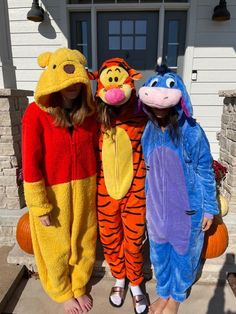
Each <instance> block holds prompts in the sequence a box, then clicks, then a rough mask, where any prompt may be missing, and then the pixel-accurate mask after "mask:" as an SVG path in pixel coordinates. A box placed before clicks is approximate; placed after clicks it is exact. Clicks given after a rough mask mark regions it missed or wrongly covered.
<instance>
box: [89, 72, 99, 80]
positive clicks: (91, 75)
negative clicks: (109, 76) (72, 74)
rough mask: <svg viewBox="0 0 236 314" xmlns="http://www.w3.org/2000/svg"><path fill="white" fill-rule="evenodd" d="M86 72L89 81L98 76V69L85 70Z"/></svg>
mask: <svg viewBox="0 0 236 314" xmlns="http://www.w3.org/2000/svg"><path fill="white" fill-rule="evenodd" d="M87 73H88V77H89V79H90V80H91V81H93V80H97V79H98V77H99V73H98V71H95V72H90V71H87Z"/></svg>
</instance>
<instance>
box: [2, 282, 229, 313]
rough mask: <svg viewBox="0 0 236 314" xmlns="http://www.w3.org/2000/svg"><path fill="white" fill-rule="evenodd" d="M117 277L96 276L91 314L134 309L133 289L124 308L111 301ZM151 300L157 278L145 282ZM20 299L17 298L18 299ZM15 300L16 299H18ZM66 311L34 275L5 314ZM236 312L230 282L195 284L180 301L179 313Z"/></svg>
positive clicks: (91, 285) (19, 288) (91, 286)
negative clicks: (51, 297) (111, 278)
mask: <svg viewBox="0 0 236 314" xmlns="http://www.w3.org/2000/svg"><path fill="white" fill-rule="evenodd" d="M113 284H114V280H109V279H107V278H95V277H92V278H91V280H90V282H89V284H88V287H87V288H88V291H89V293H90V295H91V296H92V298H93V309H92V310H91V311H90V312H89V313H90V314H103V313H109V314H119V313H120V314H123V313H126V314H132V313H134V310H133V305H132V299H131V295H130V293H129V290H128V291H127V293H126V295H125V301H124V304H123V306H122V308H114V307H112V306H111V305H110V304H109V301H108V296H109V293H110V290H111V287H112V286H113ZM145 288H146V294H147V298H148V300H149V301H150V303H152V302H154V300H156V298H157V295H156V292H155V290H156V289H155V282H154V281H149V282H146V284H145ZM15 300H17V301H15ZM14 301H15V302H14ZM9 313H11V314H32V313H34V314H45V313H46V314H55V313H57V314H65V312H64V309H63V306H62V304H61V303H57V302H53V301H52V300H51V299H50V298H49V297H48V296H47V295H46V293H45V292H44V291H43V288H42V286H41V284H40V280H35V278H30V279H29V280H28V281H27V282H26V284H24V286H23V288H22V287H21V286H19V287H18V289H17V290H16V291H15V293H14V295H13V297H12V300H10V302H9V303H8V304H7V306H6V308H5V309H4V311H3V314H9ZM189 313H193V314H206V313H207V314H223V313H228V314H230V313H231V314H235V296H234V295H233V293H232V291H231V289H230V287H229V286H228V285H218V284H216V285H202V284H199V283H198V282H197V283H196V284H195V285H193V287H192V289H191V292H190V296H189V298H188V299H187V300H186V301H185V302H184V303H183V304H181V305H180V310H179V314H189Z"/></svg>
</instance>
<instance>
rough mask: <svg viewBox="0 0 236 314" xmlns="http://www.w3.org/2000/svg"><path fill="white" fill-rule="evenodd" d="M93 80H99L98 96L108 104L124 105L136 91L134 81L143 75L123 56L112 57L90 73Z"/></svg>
mask: <svg viewBox="0 0 236 314" xmlns="http://www.w3.org/2000/svg"><path fill="white" fill-rule="evenodd" d="M89 77H90V79H91V80H97V90H96V95H95V96H96V97H97V98H100V99H101V100H102V101H103V102H104V103H105V104H107V105H111V106H112V105H122V104H125V103H127V102H128V100H129V99H130V98H131V96H132V92H135V86H134V81H135V80H140V79H141V78H142V75H141V74H140V73H139V72H138V71H136V70H134V69H132V68H131V67H130V65H129V64H128V63H127V62H126V61H125V60H124V59H122V58H112V59H109V60H106V61H105V62H103V64H102V66H101V68H100V69H99V71H96V72H93V73H89Z"/></svg>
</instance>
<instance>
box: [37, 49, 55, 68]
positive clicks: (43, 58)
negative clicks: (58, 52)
mask: <svg viewBox="0 0 236 314" xmlns="http://www.w3.org/2000/svg"><path fill="white" fill-rule="evenodd" d="M51 55H52V53H51V52H44V53H42V54H41V55H39V56H38V64H39V66H40V67H41V68H45V67H46V66H47V65H48V64H49V60H50V57H51Z"/></svg>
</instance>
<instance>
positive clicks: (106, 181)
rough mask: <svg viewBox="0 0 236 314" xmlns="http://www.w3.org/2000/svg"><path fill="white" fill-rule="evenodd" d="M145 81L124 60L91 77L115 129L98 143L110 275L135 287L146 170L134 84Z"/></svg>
mask: <svg viewBox="0 0 236 314" xmlns="http://www.w3.org/2000/svg"><path fill="white" fill-rule="evenodd" d="M141 77H142V76H141V74H140V73H138V72H137V71H135V70H134V69H132V68H131V67H130V66H129V65H128V64H127V63H126V62H125V61H124V60H123V59H120V58H113V59H110V60H107V61H105V62H104V63H103V64H102V66H101V69H100V70H99V71H98V72H95V73H90V78H91V79H97V83H98V84H97V90H96V100H97V105H98V106H104V111H106V110H110V109H111V110H113V114H112V118H111V121H110V122H111V128H110V129H105V128H104V125H102V127H101V135H100V139H99V149H100V161H101V162H100V168H99V169H100V171H99V172H98V208H97V212H98V223H99V231H100V239H101V243H102V245H103V251H104V256H105V259H106V261H107V263H108V264H109V266H110V268H111V273H112V275H113V276H114V277H115V278H118V279H119V278H126V277H127V278H128V280H129V281H130V283H131V285H139V284H140V283H141V282H142V280H143V273H142V266H143V256H142V245H143V240H144V231H145V194H144V181H145V166H144V159H143V155H142V149H141V141H140V140H141V136H142V133H143V130H144V127H145V124H146V120H147V119H146V117H145V115H143V113H138V110H137V107H136V104H137V99H136V93H135V87H134V80H139V79H140V78H141ZM117 105H120V106H119V107H117V108H116V109H115V108H114V107H115V106H117Z"/></svg>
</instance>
